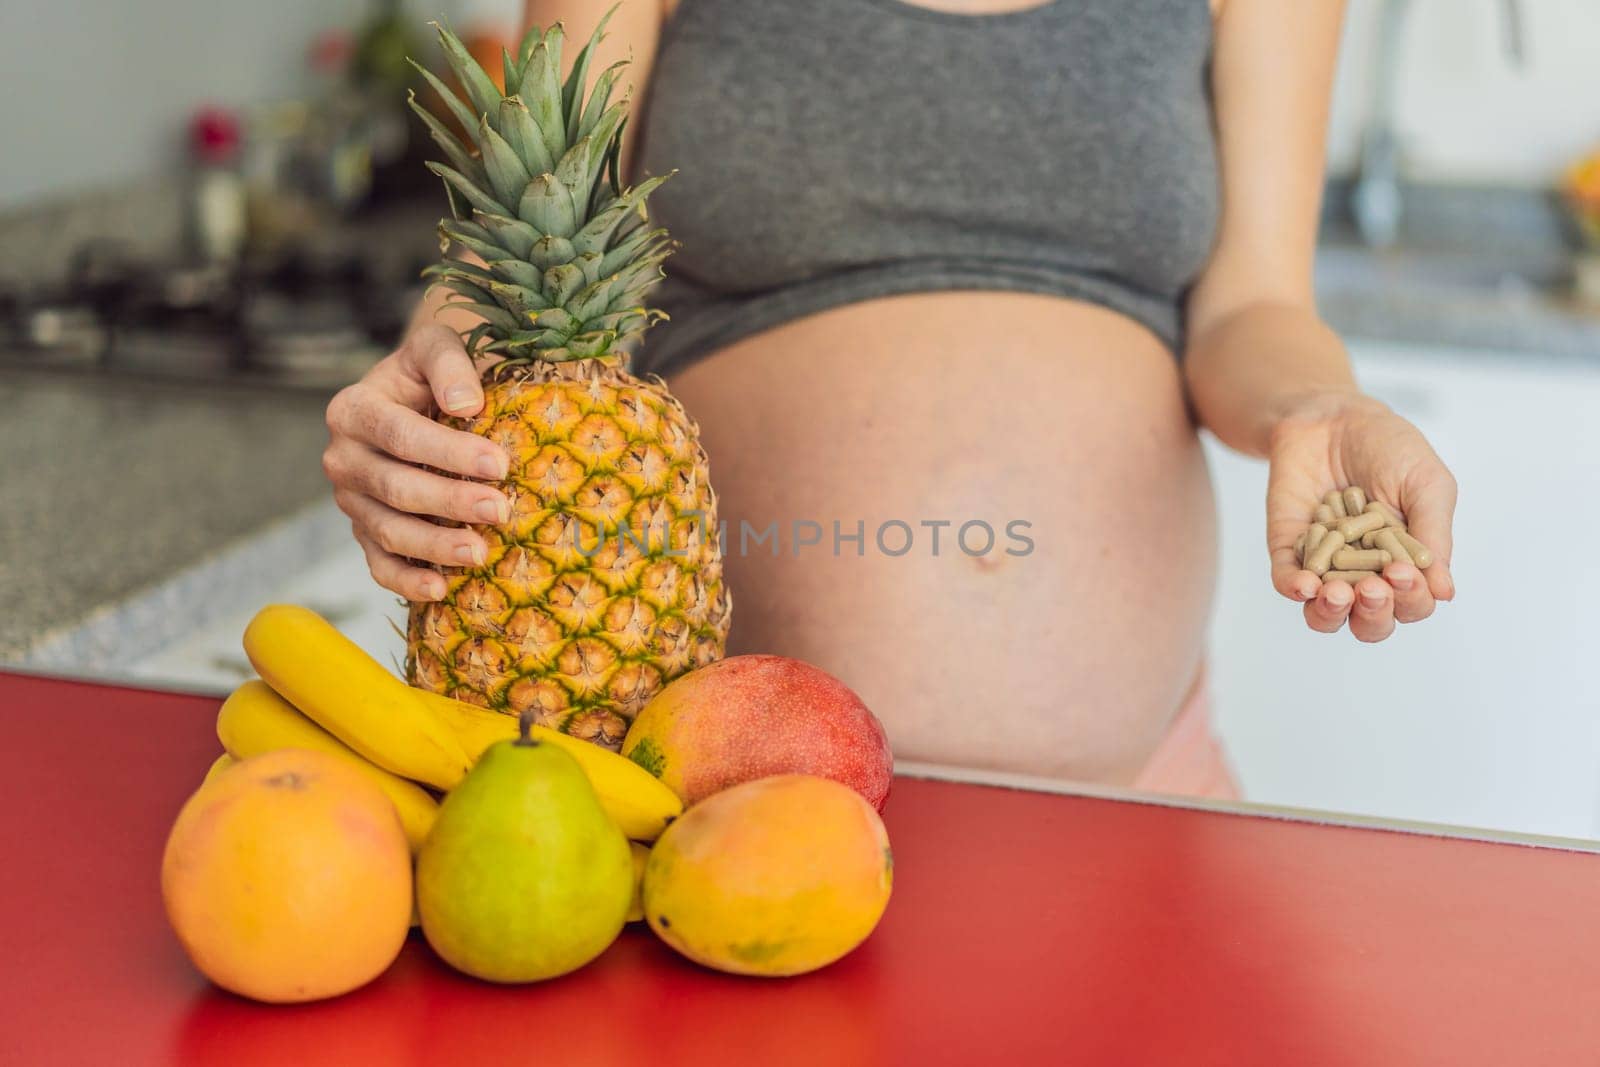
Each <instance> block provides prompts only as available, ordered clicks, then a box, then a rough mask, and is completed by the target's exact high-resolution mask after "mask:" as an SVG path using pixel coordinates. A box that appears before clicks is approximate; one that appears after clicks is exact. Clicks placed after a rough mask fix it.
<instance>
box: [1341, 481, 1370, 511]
mask: <svg viewBox="0 0 1600 1067" xmlns="http://www.w3.org/2000/svg"><path fill="white" fill-rule="evenodd" d="M1344 510H1345V512H1346V513H1347V514H1350V515H1359V514H1361V513H1362V512H1363V511H1366V510H1367V494H1366V491H1365V490H1363V489H1362V488H1361V487H1360V486H1359V485H1352V486H1351V487H1350V488H1348V489H1346V490H1345V491H1344Z"/></svg>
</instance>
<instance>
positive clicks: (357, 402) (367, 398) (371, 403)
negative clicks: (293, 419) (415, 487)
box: [327, 382, 507, 481]
mask: <svg viewBox="0 0 1600 1067" xmlns="http://www.w3.org/2000/svg"><path fill="white" fill-rule="evenodd" d="M327 421H328V430H329V433H330V435H331V437H332V439H333V441H334V444H333V445H330V448H333V447H337V444H338V442H339V439H340V438H350V439H354V440H356V441H360V442H361V443H362V444H366V445H370V446H371V447H373V448H375V449H377V450H378V451H380V452H386V453H388V454H389V455H391V456H394V457H395V458H396V459H402V460H405V461H406V462H408V463H421V464H426V465H427V466H430V467H435V468H437V469H439V470H444V471H450V472H452V473H454V474H460V475H464V476H466V477H468V478H482V479H485V480H487V481H499V480H500V479H502V478H504V477H505V476H506V468H507V458H506V453H505V449H503V448H501V447H500V446H499V445H497V444H495V443H494V442H492V441H487V440H485V439H483V438H482V437H479V436H477V435H476V434H470V433H467V432H466V431H465V430H452V429H450V428H449V427H448V426H441V425H440V424H439V423H437V422H434V421H433V420H432V419H430V418H428V417H427V416H426V415H423V414H421V413H419V412H417V411H414V410H412V409H411V408H408V407H406V406H405V405H404V404H402V403H400V402H398V401H396V400H394V399H393V398H391V397H389V396H387V395H385V394H384V392H383V391H382V390H381V389H378V388H375V387H373V386H372V385H371V384H369V383H365V382H358V383H357V384H355V385H352V386H350V387H349V388H347V389H344V390H342V391H341V392H340V393H339V394H338V395H337V396H335V397H334V398H333V400H332V402H331V403H329V404H328V415H327ZM330 477H331V475H330Z"/></svg>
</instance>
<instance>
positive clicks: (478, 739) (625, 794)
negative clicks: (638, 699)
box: [411, 689, 683, 841]
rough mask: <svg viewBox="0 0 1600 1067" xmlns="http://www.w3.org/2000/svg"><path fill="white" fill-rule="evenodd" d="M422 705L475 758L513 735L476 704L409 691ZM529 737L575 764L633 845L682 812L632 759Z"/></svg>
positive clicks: (556, 735) (509, 724)
mask: <svg viewBox="0 0 1600 1067" xmlns="http://www.w3.org/2000/svg"><path fill="white" fill-rule="evenodd" d="M411 692H412V693H414V694H416V696H417V697H419V698H420V700H421V704H422V706H423V707H425V708H427V710H428V711H430V712H431V713H433V715H434V717H435V718H436V719H437V720H438V721H439V722H440V723H441V724H442V725H444V726H445V727H447V728H448V729H449V730H450V731H451V732H452V733H453V734H454V735H455V737H456V739H457V740H458V741H459V742H460V744H461V747H462V748H463V749H465V750H466V752H467V755H469V756H470V757H472V759H473V760H476V759H477V758H478V757H479V756H481V755H483V751H484V749H486V748H488V747H489V746H490V745H492V744H494V743H495V742H496V741H506V740H510V739H512V738H514V737H516V736H517V720H516V718H515V717H514V716H511V715H505V714H502V713H501V712H498V711H490V710H489V709H488V708H480V707H478V706H477V705H476V704H467V703H464V702H463V701H460V700H451V699H450V698H449V697H447V696H441V695H440V694H438V693H429V692H427V691H425V690H422V689H413V690H411ZM530 736H531V737H533V738H535V739H536V740H539V741H548V742H549V743H550V744H552V745H555V746H556V747H557V748H560V749H563V750H564V751H566V752H567V753H569V754H570V755H571V756H572V757H573V758H574V759H576V760H577V761H578V766H580V767H582V768H583V771H584V774H586V775H588V777H589V784H590V785H592V786H593V787H594V791H595V794H596V795H597V796H599V798H600V805H601V807H603V808H605V809H606V814H607V815H610V816H611V821H612V822H614V823H616V824H617V826H619V827H620V828H621V829H622V832H623V834H625V835H626V836H628V837H630V838H632V839H633V840H635V841H654V840H655V839H656V838H657V837H659V836H661V831H662V830H665V829H666V828H667V823H669V822H671V821H672V820H673V819H675V818H677V817H678V816H679V815H682V814H683V801H682V800H680V799H678V795H677V794H676V793H674V792H673V791H672V790H671V789H669V788H668V787H667V786H666V785H665V784H664V783H662V781H661V780H660V779H659V778H657V777H655V776H654V775H652V774H651V773H650V772H649V771H647V770H645V769H644V768H643V767H640V766H639V765H638V764H637V763H634V762H633V761H632V760H630V759H625V758H624V757H622V756H619V755H617V754H616V753H615V752H612V751H611V750H610V749H607V748H601V747H600V746H599V745H596V744H593V743H592V742H589V741H585V740H583V739H582V738H578V737H573V736H571V735H570V734H564V733H561V732H560V731H558V730H552V729H550V728H549V727H546V726H535V727H533V729H532V730H531V731H530Z"/></svg>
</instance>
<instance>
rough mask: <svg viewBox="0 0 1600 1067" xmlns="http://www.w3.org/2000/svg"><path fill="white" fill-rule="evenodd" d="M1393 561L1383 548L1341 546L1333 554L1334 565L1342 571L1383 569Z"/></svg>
mask: <svg viewBox="0 0 1600 1067" xmlns="http://www.w3.org/2000/svg"><path fill="white" fill-rule="evenodd" d="M1393 561H1394V557H1393V556H1391V555H1389V553H1387V552H1385V551H1384V550H1383V549H1381V548H1370V549H1368V548H1341V549H1340V550H1339V551H1337V552H1335V553H1334V554H1333V566H1334V567H1335V568H1336V569H1338V570H1341V571H1381V570H1383V568H1385V567H1387V566H1388V565H1389V564H1390V563H1391V562H1393Z"/></svg>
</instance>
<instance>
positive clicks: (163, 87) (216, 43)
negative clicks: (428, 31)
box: [0, 0, 456, 207]
mask: <svg viewBox="0 0 1600 1067" xmlns="http://www.w3.org/2000/svg"><path fill="white" fill-rule="evenodd" d="M375 7H376V4H375V3H374V2H373V0H0V27H3V30H0V90H3V95H0V207H5V206H10V205H14V204H17V203H20V202H23V201H28V200H34V199H37V198H40V197H47V196H54V195H57V194H64V193H70V192H74V191H78V190H81V189H85V188H88V187H92V186H95V185H103V184H106V183H108V182H114V181H119V180H122V179H127V178H134V177H139V176H142V175H146V174H151V173H156V172H160V171H163V170H170V169H172V168H173V167H174V166H175V164H176V161H177V160H179V159H181V158H182V155H181V153H182V150H183V143H184V142H183V131H184V126H185V122H186V120H187V118H188V116H189V115H190V114H191V113H192V112H193V111H194V109H195V107H196V106H198V105H200V104H202V103H208V102H210V103H217V104H222V105H227V106H235V107H236V106H240V105H245V104H251V103H257V102H261V101H267V100H272V99H275V98H281V97H287V96H294V95H299V94H303V93H304V91H305V86H306V85H307V84H308V83H307V75H306V62H305V56H306V49H307V46H308V45H309V43H310V41H311V39H312V38H313V37H314V36H315V35H316V34H317V33H318V32H319V31H321V30H324V29H328V28H332V27H346V28H349V27H354V26H356V25H358V24H359V22H360V20H361V19H362V18H364V17H366V15H367V14H368V12H369V11H371V10H373V9H375ZM455 7H456V5H455V4H454V3H452V2H450V0H411V2H410V3H409V5H408V8H409V10H411V11H412V12H413V13H414V14H415V17H416V18H417V22H418V24H419V26H420V25H421V23H422V22H424V21H426V19H428V18H432V17H434V15H435V13H438V12H441V11H443V12H452V11H454V10H455Z"/></svg>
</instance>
